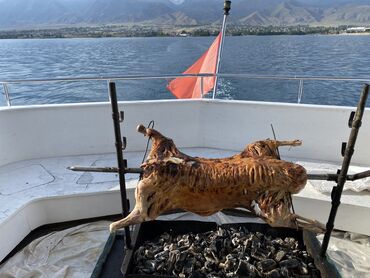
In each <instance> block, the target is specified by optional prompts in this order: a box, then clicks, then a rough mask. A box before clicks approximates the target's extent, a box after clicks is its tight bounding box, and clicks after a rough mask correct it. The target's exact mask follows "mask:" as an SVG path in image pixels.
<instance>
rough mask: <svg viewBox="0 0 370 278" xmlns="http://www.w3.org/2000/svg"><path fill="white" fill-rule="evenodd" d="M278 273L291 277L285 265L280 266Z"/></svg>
mask: <svg viewBox="0 0 370 278" xmlns="http://www.w3.org/2000/svg"><path fill="white" fill-rule="evenodd" d="M280 273H281V275H282V276H283V277H291V275H290V274H289V270H288V269H287V268H286V267H281V268H280Z"/></svg>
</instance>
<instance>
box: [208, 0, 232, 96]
mask: <svg viewBox="0 0 370 278" xmlns="http://www.w3.org/2000/svg"><path fill="white" fill-rule="evenodd" d="M230 9H231V1H229V0H225V3H224V18H223V21H222V28H221V40H220V46H219V48H218V53H217V63H216V77H215V86H214V87H213V94H212V98H213V99H214V98H215V96H216V91H217V84H218V77H217V74H218V71H219V69H220V62H221V54H222V49H223V46H224V37H225V32H226V19H227V16H228V15H229V11H230Z"/></svg>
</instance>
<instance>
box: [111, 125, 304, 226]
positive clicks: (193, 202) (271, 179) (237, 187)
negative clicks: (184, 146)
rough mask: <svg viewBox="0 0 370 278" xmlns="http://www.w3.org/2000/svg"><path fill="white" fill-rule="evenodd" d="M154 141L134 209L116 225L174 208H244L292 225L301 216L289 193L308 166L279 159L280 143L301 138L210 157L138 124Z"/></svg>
mask: <svg viewBox="0 0 370 278" xmlns="http://www.w3.org/2000/svg"><path fill="white" fill-rule="evenodd" d="M138 131H139V132H141V133H143V134H144V135H146V136H149V137H150V138H151V139H152V140H153V145H152V149H151V152H150V154H149V155H148V159H147V161H146V163H144V164H143V165H142V166H141V167H142V169H143V178H142V180H141V181H140V182H139V184H138V186H137V188H136V192H135V199H136V205H135V208H134V209H133V211H132V212H131V213H130V214H129V215H128V216H127V217H126V218H124V219H122V220H120V221H117V222H114V223H112V224H111V226H110V230H111V231H114V230H116V229H120V228H123V227H125V226H128V225H133V224H138V223H141V222H144V221H149V220H154V219H156V218H157V217H158V216H159V215H160V214H162V213H163V212H165V211H168V210H171V209H183V210H186V211H190V212H193V213H196V214H199V215H202V216H207V215H211V214H214V213H216V212H218V211H220V210H222V209H226V208H235V207H243V208H247V209H249V210H251V211H252V212H255V213H256V215H257V216H259V217H261V218H263V219H264V220H266V222H268V223H269V224H270V225H272V226H279V227H280V226H282V227H292V226H293V225H294V226H295V225H296V221H295V220H296V219H295V218H294V216H292V214H291V213H290V210H289V205H288V204H287V203H286V198H287V196H288V194H289V193H291V194H295V193H298V192H299V191H300V190H302V188H303V187H304V186H305V184H306V182H307V174H306V170H305V169H304V168H303V167H302V166H300V165H298V164H294V163H291V162H287V161H282V160H279V159H277V151H276V150H277V147H279V146H285V145H290V146H298V145H301V142H300V141H298V140H295V141H275V140H265V141H258V142H255V143H253V144H249V145H247V146H246V148H245V149H244V150H243V152H241V153H240V154H237V155H234V156H231V157H228V158H222V159H206V158H198V157H191V156H188V155H186V154H183V153H181V152H180V151H179V150H178V149H177V148H176V146H175V144H174V143H173V141H172V140H171V139H169V138H166V137H165V136H163V135H162V134H160V133H159V132H158V131H156V130H154V129H145V128H144V127H143V126H139V127H138Z"/></svg>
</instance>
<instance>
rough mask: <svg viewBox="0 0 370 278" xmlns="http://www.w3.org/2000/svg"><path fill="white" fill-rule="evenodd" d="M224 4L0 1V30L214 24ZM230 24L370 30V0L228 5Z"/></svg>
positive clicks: (195, 0)
mask: <svg viewBox="0 0 370 278" xmlns="http://www.w3.org/2000/svg"><path fill="white" fill-rule="evenodd" d="M222 8H223V0H0V29H22V28H43V27H58V26H63V27H65V26H87V25H95V26H96V25H102V24H152V25H178V26H181V25H204V24H216V23H217V24H219V23H220V21H221V19H222V14H223V12H222ZM229 18H230V21H231V22H232V23H234V24H241V25H252V26H267V25H286V26H292V25H312V26H318V25H322V26H329V25H330V26H337V25H366V26H369V25H370V0H366V1H365V0H335V1H333V0H233V1H232V10H231V16H230V17H229Z"/></svg>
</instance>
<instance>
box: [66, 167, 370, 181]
mask: <svg viewBox="0 0 370 278" xmlns="http://www.w3.org/2000/svg"><path fill="white" fill-rule="evenodd" d="M67 169H69V170H71V171H76V172H99V173H118V172H119V169H118V168H117V167H95V166H71V167H67ZM124 172H125V174H129V173H130V174H142V173H143V169H141V168H125V169H124ZM338 177H339V175H338V174H307V178H308V179H309V180H325V181H337V180H338ZM367 177H370V170H368V171H364V172H361V173H357V174H353V175H347V178H346V179H347V180H349V181H354V180H359V179H363V178H367Z"/></svg>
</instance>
